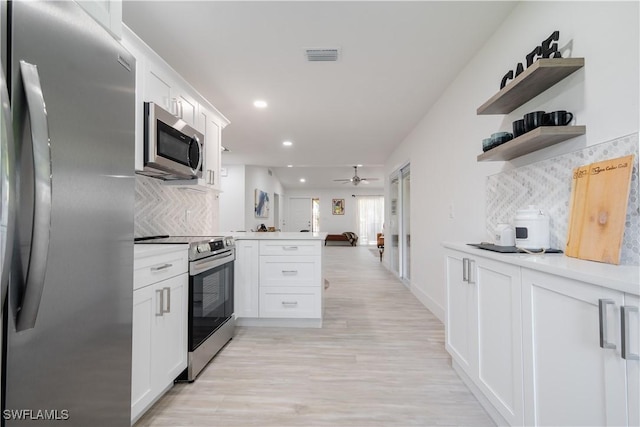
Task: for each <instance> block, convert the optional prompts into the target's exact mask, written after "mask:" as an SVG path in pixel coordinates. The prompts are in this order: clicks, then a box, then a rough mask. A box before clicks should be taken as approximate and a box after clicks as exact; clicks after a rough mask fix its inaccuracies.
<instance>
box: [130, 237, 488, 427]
mask: <svg viewBox="0 0 640 427" xmlns="http://www.w3.org/2000/svg"><path fill="white" fill-rule="evenodd" d="M324 254H325V257H324V259H325V264H324V266H323V271H324V275H325V278H326V279H327V280H329V283H330V286H329V288H328V289H327V290H326V291H325V300H324V301H325V311H324V315H325V320H324V326H323V328H322V329H306V328H305V329H298V328H248V327H242V328H238V329H237V335H236V337H235V338H234V339H233V340H231V342H229V344H228V345H227V346H226V347H225V348H224V349H223V350H222V351H221V352H220V353H219V354H218V355H217V356H216V357H215V358H214V360H213V361H212V362H211V363H210V364H209V366H208V367H207V368H206V369H205V370H204V371H203V372H202V374H201V375H200V376H199V377H198V379H197V380H196V381H195V382H194V383H192V384H177V385H175V386H174V387H173V388H172V389H171V390H170V391H169V392H168V393H167V394H166V395H165V396H164V397H163V398H162V399H161V400H160V401H158V403H156V405H154V407H152V408H151V409H150V410H149V412H147V413H146V414H145V416H144V417H143V418H141V419H140V421H138V423H137V424H136V427H147V426H172V427H178V426H210V427H214V426H221V427H233V426H261V427H270V426H274V427H281V426H282V427H284V426H305V427H306V426H362V427H375V426H394V427H395V426H454V425H455V426H461V425H464V426H492V425H494V423H493V422H492V420H491V419H490V418H489V416H488V415H487V414H486V412H485V411H484V409H482V407H481V406H480V404H479V403H478V401H477V400H476V399H475V397H474V396H473V395H472V394H471V392H470V391H469V390H468V389H467V387H466V386H465V385H464V384H463V383H462V381H461V380H460V379H459V378H458V376H457V374H456V373H455V372H454V371H453V369H452V368H451V362H450V357H449V355H448V354H447V352H446V351H445V349H444V327H443V325H442V323H440V321H439V320H438V319H437V318H436V317H435V316H434V315H432V314H431V313H430V312H429V311H428V310H427V309H426V308H424V306H423V305H422V304H421V303H420V302H419V301H418V300H417V299H416V298H415V297H414V296H413V295H412V294H411V292H409V291H408V290H407V289H406V288H405V287H404V286H403V285H402V284H401V283H400V282H399V281H398V280H397V279H396V278H395V277H394V276H393V275H392V274H391V273H390V272H388V271H387V270H386V269H385V268H384V267H383V266H382V264H381V263H380V261H379V258H378V253H377V251H375V252H372V251H370V250H369V248H366V247H342V246H331V247H329V246H327V247H326V248H325V252H324Z"/></svg>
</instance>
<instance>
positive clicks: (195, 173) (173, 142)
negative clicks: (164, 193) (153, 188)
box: [139, 102, 204, 180]
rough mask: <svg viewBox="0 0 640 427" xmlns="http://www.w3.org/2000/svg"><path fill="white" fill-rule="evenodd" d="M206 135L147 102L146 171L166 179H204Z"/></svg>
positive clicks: (144, 171)
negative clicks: (203, 165)
mask: <svg viewBox="0 0 640 427" xmlns="http://www.w3.org/2000/svg"><path fill="white" fill-rule="evenodd" d="M203 144H204V135H203V134H202V133H200V132H198V131H197V130H195V129H194V128H192V127H191V126H189V125H188V124H187V123H186V122H185V121H184V120H182V119H180V118H179V117H176V116H174V115H173V114H171V113H170V112H168V111H166V110H164V109H163V108H161V107H159V106H158V105H157V104H155V103H153V102H145V103H144V170H143V171H142V172H139V173H141V174H142V175H147V176H151V177H153V178H159V179H163V180H178V179H180V180H183V179H197V178H202V161H203V158H204V149H203Z"/></svg>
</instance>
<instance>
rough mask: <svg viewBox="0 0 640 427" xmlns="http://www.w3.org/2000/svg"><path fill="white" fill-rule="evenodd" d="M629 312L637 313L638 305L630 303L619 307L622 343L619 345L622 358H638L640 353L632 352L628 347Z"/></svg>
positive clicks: (629, 335)
mask: <svg viewBox="0 0 640 427" xmlns="http://www.w3.org/2000/svg"><path fill="white" fill-rule="evenodd" d="M630 313H638V307H634V306H631V305H623V306H622V307H621V308H620V320H621V322H620V325H621V329H622V330H621V335H622V345H621V353H622V358H623V359H626V360H640V354H636V353H632V352H631V349H630V348H629V347H630V345H629V343H630V341H631V334H630V332H629V330H630V327H629V314H630Z"/></svg>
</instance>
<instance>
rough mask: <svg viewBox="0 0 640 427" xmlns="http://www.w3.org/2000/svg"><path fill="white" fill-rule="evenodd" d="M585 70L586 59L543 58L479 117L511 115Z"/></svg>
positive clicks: (491, 101) (484, 107)
mask: <svg viewBox="0 0 640 427" xmlns="http://www.w3.org/2000/svg"><path fill="white" fill-rule="evenodd" d="M582 67H584V58H541V59H538V60H537V61H536V62H534V63H533V64H531V66H530V67H529V68H527V69H526V70H524V71H523V72H522V73H521V74H520V75H519V76H518V77H516V78H515V79H513V80H512V81H511V82H509V83H508V84H507V85H506V86H505V87H504V88H502V89H501V90H500V92H498V93H496V94H495V95H494V96H492V97H491V98H490V99H489V100H488V101H487V102H485V103H484V104H482V105H481V106H480V107H478V110H477V114H478V115H487V114H509V113H510V112H512V111H513V110H515V109H516V108H518V107H519V106H521V105H522V104H524V103H525V102H527V101H529V100H530V99H533V98H534V97H536V96H537V95H539V94H541V93H542V92H544V91H545V90H547V89H549V88H550V87H551V86H553V85H555V84H556V83H558V82H559V81H560V80H562V79H564V78H565V77H567V76H568V75H569V74H572V73H574V72H575V71H577V70H579V69H580V68H582Z"/></svg>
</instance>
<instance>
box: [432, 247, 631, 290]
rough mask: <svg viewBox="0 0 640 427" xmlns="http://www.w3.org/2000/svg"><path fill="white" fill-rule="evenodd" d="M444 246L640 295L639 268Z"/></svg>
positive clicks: (552, 256)
mask: <svg viewBox="0 0 640 427" xmlns="http://www.w3.org/2000/svg"><path fill="white" fill-rule="evenodd" d="M442 245H443V246H444V247H445V248H449V249H454V250H457V251H461V252H466V253H468V254H471V255H474V256H478V257H483V258H489V259H494V260H496V261H501V262H506V263H509V264H514V265H518V266H520V267H525V268H529V269H532V270H537V271H541V272H543V273H549V274H555V275H557V276H563V277H567V278H569V279H574V280H580V281H582V282H588V283H592V284H594V285H598V286H604V287H606V288H610V289H615V290H618V291H622V292H627V293H631V294H634V295H640V266H637V265H613V264H605V263H600V262H595V261H585V260H581V259H577V258H571V257H568V256H566V255H564V254H542V255H529V254H501V253H498V252H491V251H488V250H485V249H478V248H475V247H473V246H469V245H467V244H465V243H458V242H443V243H442Z"/></svg>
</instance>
